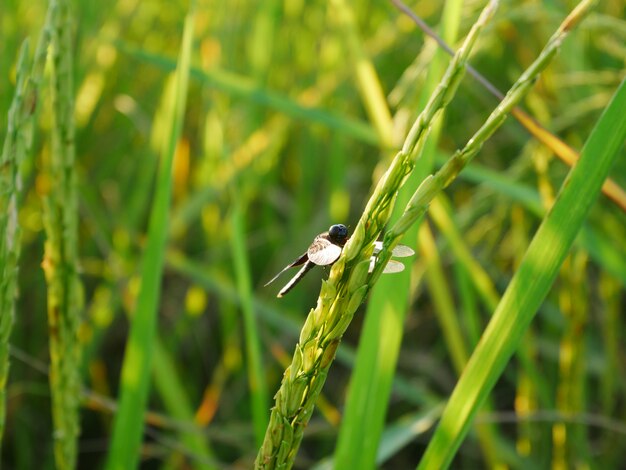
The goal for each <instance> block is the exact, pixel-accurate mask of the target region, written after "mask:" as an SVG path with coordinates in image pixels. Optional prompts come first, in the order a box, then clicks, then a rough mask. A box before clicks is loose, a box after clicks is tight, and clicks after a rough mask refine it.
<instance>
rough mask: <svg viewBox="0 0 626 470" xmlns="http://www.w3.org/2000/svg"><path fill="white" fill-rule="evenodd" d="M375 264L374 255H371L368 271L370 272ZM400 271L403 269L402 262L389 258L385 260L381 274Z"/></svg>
mask: <svg viewBox="0 0 626 470" xmlns="http://www.w3.org/2000/svg"><path fill="white" fill-rule="evenodd" d="M375 265H376V257H375V256H372V257H371V258H370V269H369V272H372V271H373V270H374V266H375ZM401 271H404V264H402V263H401V262H400V261H395V260H392V259H391V260H389V261H388V262H387V266H385V269H383V274H393V273H399V272H401Z"/></svg>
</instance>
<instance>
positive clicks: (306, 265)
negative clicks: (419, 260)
mask: <svg viewBox="0 0 626 470" xmlns="http://www.w3.org/2000/svg"><path fill="white" fill-rule="evenodd" d="M348 238H349V236H348V228H347V227H346V226H345V225H343V224H336V225H332V226H331V227H330V228H329V229H328V232H324V233H320V234H319V235H318V236H316V237H315V239H314V240H313V243H311V245H310V246H309V248H308V249H307V250H306V251H305V252H304V253H303V254H302V255H301V256H299V257H298V258H297V259H296V260H295V261H294V262H293V263H291V264H288V265H287V266H285V267H284V268H283V270H282V271H280V272H279V273H278V274H276V276H274V277H273V278H272V279H271V280H270V281H269V282H267V283H266V284H265V287H267V286H269V285H270V284H271V283H272V282H274V281H275V280H276V279H278V278H279V277H280V275H281V274H283V273H284V272H285V271H287V270H288V269H290V268H295V267H296V266H302V268H300V270H299V271H298V272H297V273H296V275H295V276H293V277H292V278H291V279H290V280H289V282H288V283H287V284H285V286H284V287H283V288H282V289H281V290H280V292H279V293H278V295H277V296H276V297H278V298H281V297H283V296H284V295H285V294H287V293H288V292H289V291H290V290H291V289H293V288H294V287H295V286H296V284H298V282H300V281H301V280H302V278H303V277H304V276H305V274H306V273H308V272H309V271H310V270H311V269H312V268H313V267H315V266H329V265H331V264H333V263H334V262H335V261H337V259H339V255H341V250H343V247H344V245H345V244H346V242H347V241H348ZM382 246H383V242H381V241H376V242H374V252H373V255H372V257H371V259H370V268H369V272H372V270H373V269H374V265H375V264H376V255H377V254H378V253H380V251H381V250H382ZM391 253H392V256H396V257H406V256H412V255H414V254H415V251H413V250H412V249H411V248H409V247H408V246H406V245H398V246H396V247H395V248H394V249H393V250H392V252H391ZM402 270H404V264H402V263H401V262H399V261H396V260H389V262H388V263H387V265H386V266H385V269H384V270H383V273H399V272H400V271H402Z"/></svg>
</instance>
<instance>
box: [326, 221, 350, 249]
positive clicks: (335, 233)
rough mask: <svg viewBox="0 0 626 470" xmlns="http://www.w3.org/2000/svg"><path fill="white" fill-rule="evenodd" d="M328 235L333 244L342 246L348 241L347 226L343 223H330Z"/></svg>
mask: <svg viewBox="0 0 626 470" xmlns="http://www.w3.org/2000/svg"><path fill="white" fill-rule="evenodd" d="M328 237H329V238H330V241H331V242H333V243H334V244H336V245H339V246H343V245H345V244H346V242H347V241H348V227H346V226H345V225H343V224H336V225H331V227H330V228H329V229H328Z"/></svg>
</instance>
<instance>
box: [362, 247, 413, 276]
mask: <svg viewBox="0 0 626 470" xmlns="http://www.w3.org/2000/svg"><path fill="white" fill-rule="evenodd" d="M382 249H383V242H382V241H375V242H374V252H373V255H372V257H371V258H370V269H369V272H372V271H373V270H374V266H375V265H376V259H377V256H376V255H378V253H380V251H381V250H382ZM414 254H415V251H414V250H413V249H412V248H410V247H408V246H406V245H397V246H396V247H395V248H394V249H393V250H391V256H395V257H397V258H405V257H407V256H413V255H414ZM402 271H404V264H403V263H401V262H400V261H396V260H393V259H390V260H389V261H387V265H386V266H385V269H383V274H393V273H399V272H402Z"/></svg>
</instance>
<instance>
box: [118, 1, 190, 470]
mask: <svg viewBox="0 0 626 470" xmlns="http://www.w3.org/2000/svg"><path fill="white" fill-rule="evenodd" d="M193 24H194V10H193V6H192V7H191V9H190V12H189V14H188V15H187V18H186V20H185V29H184V33H183V41H182V45H181V52H180V60H179V67H178V70H177V78H176V86H175V90H174V93H173V95H174V96H172V107H171V109H172V118H171V130H170V135H169V139H168V141H167V145H166V146H165V147H164V153H163V155H162V159H161V164H160V168H159V174H158V180H157V186H156V194H155V199H154V205H153V206H152V212H151V215H150V225H149V228H148V239H147V244H146V250H145V252H144V255H143V263H142V269H141V291H140V293H139V297H138V299H137V307H136V311H135V314H134V317H133V319H132V323H131V328H130V334H129V338H128V341H127V346H126V353H125V356H124V363H123V366H122V377H121V386H120V400H119V401H120V406H119V410H118V413H117V415H116V417H115V424H114V428H113V437H112V442H111V449H110V452H109V455H108V460H107V466H106V468H107V469H109V470H113V469H120V470H124V469H129V468H135V467H136V466H137V463H138V461H139V455H140V452H139V447H140V443H141V437H142V429H143V415H144V412H145V409H146V402H147V399H148V392H149V389H150V370H151V364H152V355H153V350H154V342H155V336H156V326H157V318H158V315H157V312H158V305H159V298H160V294H161V287H160V284H161V275H162V272H163V261H164V256H165V247H166V243H167V234H168V214H169V208H170V199H171V193H172V164H173V160H174V154H175V150H176V145H177V142H178V140H179V138H180V135H181V133H182V126H183V116H184V112H185V103H186V96H187V86H188V82H189V64H190V61H191V50H192V40H193Z"/></svg>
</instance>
